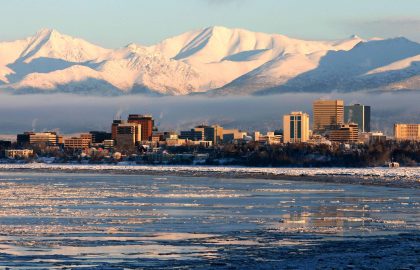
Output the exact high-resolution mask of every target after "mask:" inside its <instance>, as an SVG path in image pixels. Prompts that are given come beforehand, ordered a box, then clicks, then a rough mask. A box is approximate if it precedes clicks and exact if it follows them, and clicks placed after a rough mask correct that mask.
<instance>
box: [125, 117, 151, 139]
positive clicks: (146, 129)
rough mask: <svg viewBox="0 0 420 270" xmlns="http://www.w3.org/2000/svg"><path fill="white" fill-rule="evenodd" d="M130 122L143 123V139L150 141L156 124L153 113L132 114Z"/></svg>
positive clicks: (129, 118)
mask: <svg viewBox="0 0 420 270" xmlns="http://www.w3.org/2000/svg"><path fill="white" fill-rule="evenodd" d="M128 123H136V124H139V125H141V140H142V141H148V140H150V139H151V137H152V134H153V127H154V126H155V121H154V120H153V117H152V116H151V115H143V114H130V115H129V116H128Z"/></svg>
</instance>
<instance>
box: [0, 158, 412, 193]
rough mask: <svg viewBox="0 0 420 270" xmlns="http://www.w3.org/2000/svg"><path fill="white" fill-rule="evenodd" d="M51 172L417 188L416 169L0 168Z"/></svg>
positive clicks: (1, 166) (3, 166)
mask: <svg viewBox="0 0 420 270" xmlns="http://www.w3.org/2000/svg"><path fill="white" fill-rule="evenodd" d="M10 170H14V171H27V170H31V171H53V172H88V173H127V174H153V175H156V174H168V175H180V176H197V177H199V176H213V177H230V178H235V177H237V178H243V177H251V178H252V177H255V178H267V179H284V178H286V177H292V178H293V180H316V181H323V182H324V181H325V182H337V183H349V184H366V185H385V186H395V187H409V188H420V168H419V167H412V168H396V169H389V168H380V167H377V168H256V167H216V166H145V165H130V164H124V165H122V164H119V165H88V164H45V163H29V164H0V171H10Z"/></svg>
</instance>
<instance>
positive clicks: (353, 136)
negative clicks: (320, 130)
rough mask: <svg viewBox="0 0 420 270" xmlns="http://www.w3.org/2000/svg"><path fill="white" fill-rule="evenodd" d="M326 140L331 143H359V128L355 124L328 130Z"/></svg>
mask: <svg viewBox="0 0 420 270" xmlns="http://www.w3.org/2000/svg"><path fill="white" fill-rule="evenodd" d="M328 139H329V140H330V141H332V142H340V143H356V142H358V141H359V128H358V125H357V124H354V123H350V124H344V125H340V126H337V127H336V129H333V130H330V131H329V133H328Z"/></svg>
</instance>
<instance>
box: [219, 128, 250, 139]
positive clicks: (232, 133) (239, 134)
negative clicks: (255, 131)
mask: <svg viewBox="0 0 420 270" xmlns="http://www.w3.org/2000/svg"><path fill="white" fill-rule="evenodd" d="M246 135H247V133H246V132H245V131H240V130H238V129H224V130H223V142H232V141H236V140H242V139H243V138H245V137H246Z"/></svg>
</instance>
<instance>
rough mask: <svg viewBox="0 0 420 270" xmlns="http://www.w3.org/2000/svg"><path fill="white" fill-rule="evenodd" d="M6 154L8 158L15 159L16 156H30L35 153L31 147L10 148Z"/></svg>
mask: <svg viewBox="0 0 420 270" xmlns="http://www.w3.org/2000/svg"><path fill="white" fill-rule="evenodd" d="M4 154H5V156H6V157H7V158H10V159H15V158H29V157H30V156H32V155H33V154H34V151H33V150H30V149H9V150H5V151H4Z"/></svg>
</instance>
